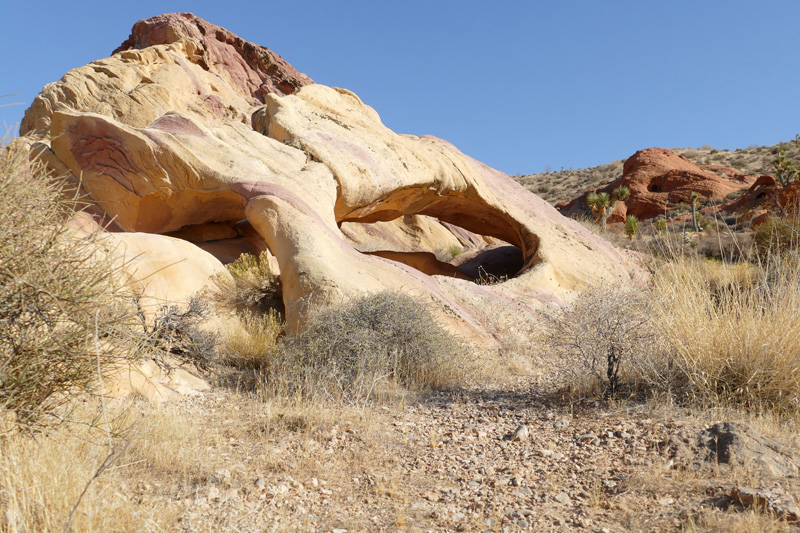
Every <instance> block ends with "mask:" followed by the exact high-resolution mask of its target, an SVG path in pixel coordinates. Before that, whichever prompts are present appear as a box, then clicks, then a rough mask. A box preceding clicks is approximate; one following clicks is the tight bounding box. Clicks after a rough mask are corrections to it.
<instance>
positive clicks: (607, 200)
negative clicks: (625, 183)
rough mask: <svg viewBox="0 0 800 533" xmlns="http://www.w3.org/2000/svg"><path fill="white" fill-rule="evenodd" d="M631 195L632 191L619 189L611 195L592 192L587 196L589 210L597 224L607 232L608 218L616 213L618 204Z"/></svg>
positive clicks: (625, 188) (624, 188)
mask: <svg viewBox="0 0 800 533" xmlns="http://www.w3.org/2000/svg"><path fill="white" fill-rule="evenodd" d="M630 195H631V191H630V189H628V188H627V187H618V188H616V189H614V190H613V191H611V194H608V193H607V192H590V193H589V194H588V195H587V196H586V203H587V204H589V209H591V210H592V214H593V215H594V217H595V219H596V220H597V223H598V224H600V225H601V226H602V228H603V230H605V229H606V222H607V221H608V217H609V215H611V213H612V212H613V211H614V208H615V207H616V206H617V202H624V201H625V200H627V198H628V197H629V196H630Z"/></svg>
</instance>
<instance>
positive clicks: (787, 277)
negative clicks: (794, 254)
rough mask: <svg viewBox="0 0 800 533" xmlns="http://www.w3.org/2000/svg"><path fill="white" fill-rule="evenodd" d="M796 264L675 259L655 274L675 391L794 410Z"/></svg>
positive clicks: (798, 332) (799, 329)
mask: <svg viewBox="0 0 800 533" xmlns="http://www.w3.org/2000/svg"><path fill="white" fill-rule="evenodd" d="M798 280H800V268H798V264H797V262H795V261H789V260H786V259H780V258H778V257H777V256H772V257H770V258H768V259H767V260H766V261H765V262H764V263H761V264H756V265H753V264H734V265H732V264H727V263H723V262H719V261H703V260H699V259H690V258H682V259H681V258H679V259H675V260H674V261H673V262H671V263H667V264H665V265H664V266H663V268H662V269H661V270H660V271H659V272H657V274H656V276H655V279H654V295H653V299H652V301H653V303H654V306H653V310H652V312H653V315H654V319H655V320H656V323H657V324H658V325H659V328H660V329H661V331H662V333H663V336H664V339H665V341H666V342H667V345H668V348H667V350H668V351H667V353H668V358H669V361H668V362H669V365H668V366H669V368H671V369H672V370H671V371H672V372H673V376H672V377H673V378H674V380H673V389H674V392H677V393H679V394H682V395H684V396H688V397H689V398H693V399H696V400H697V401H699V402H701V403H708V402H711V403H712V404H715V405H726V406H738V407H744V408H746V409H748V410H752V411H759V412H761V411H779V412H784V411H796V410H797V409H798V407H800V283H799V282H798Z"/></svg>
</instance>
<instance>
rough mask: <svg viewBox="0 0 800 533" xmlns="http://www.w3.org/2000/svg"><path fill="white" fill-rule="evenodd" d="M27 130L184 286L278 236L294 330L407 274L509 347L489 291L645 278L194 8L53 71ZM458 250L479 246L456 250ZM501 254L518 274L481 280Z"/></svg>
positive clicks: (460, 320) (471, 163)
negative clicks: (476, 306)
mask: <svg viewBox="0 0 800 533" xmlns="http://www.w3.org/2000/svg"><path fill="white" fill-rule="evenodd" d="M20 129H21V133H22V134H24V135H26V137H27V139H28V140H29V142H30V144H31V148H32V151H33V152H34V153H35V154H36V156H37V157H39V158H40V159H41V160H42V161H43V162H45V163H46V164H47V165H49V166H50V167H51V168H52V169H53V170H54V171H56V172H58V173H60V174H65V175H67V176H68V177H70V178H71V179H73V180H74V181H75V183H76V184H79V186H80V187H81V188H82V190H83V192H84V193H85V194H86V195H87V197H88V198H89V199H90V200H91V202H92V203H93V208H94V212H92V213H91V214H92V216H93V217H94V218H95V219H96V220H105V221H110V222H111V225H110V229H112V230H115V231H119V233H115V234H114V235H115V237H113V238H115V239H120V240H121V242H127V243H128V244H127V245H126V246H128V248H126V250H131V251H130V252H124V253H123V256H125V257H128V258H129V259H133V258H135V257H142V258H143V261H153V260H154V259H153V258H158V262H159V265H160V266H165V267H168V268H160V267H153V268H152V269H149V267H148V268H145V267H144V266H142V265H139V266H137V270H136V272H139V273H144V271H145V270H147V276H146V279H147V280H149V281H148V287H150V288H151V289H152V290H153V291H155V292H157V293H159V294H160V293H161V291H162V289H163V290H164V291H165V292H166V296H165V298H167V299H174V298H178V299H180V298H185V297H186V295H187V294H189V293H191V292H192V291H193V290H197V289H200V288H201V287H202V286H203V285H204V284H205V283H206V282H207V278H208V276H209V275H210V274H211V273H212V272H219V271H221V263H220V262H219V261H216V262H214V261H212V260H211V259H213V258H211V259H210V257H211V256H210V255H209V254H207V253H206V252H204V251H203V250H207V251H208V252H210V253H211V254H214V255H216V257H217V259H221V260H224V261H226V262H229V261H231V260H233V259H235V258H236V257H237V255H238V254H239V253H242V252H256V251H265V250H266V251H268V252H269V253H270V256H271V257H273V258H274V260H275V263H276V264H277V266H278V267H279V271H280V278H281V282H282V285H283V298H284V303H285V307H286V318H287V323H288V329H289V331H290V332H293V331H298V330H299V329H301V328H302V327H303V326H304V324H305V322H306V320H307V318H308V317H309V316H310V314H311V313H313V312H315V311H316V310H318V309H319V308H320V307H325V306H331V305H336V304H339V303H341V302H343V301H345V300H347V299H349V298H353V297H356V296H361V295H364V294H366V293H372V292H380V291H383V290H387V289H390V290H397V291H402V292H405V293H407V294H410V295H412V296H416V297H419V298H420V299H421V300H422V301H425V302H426V303H427V304H428V305H430V307H431V309H432V310H433V311H434V312H435V313H436V314H437V315H438V316H439V317H440V318H441V320H442V321H443V322H444V323H445V324H446V325H447V326H448V328H449V329H451V330H452V331H454V332H456V333H460V334H462V335H463V336H465V337H468V338H471V339H473V340H476V341H479V342H482V343H484V344H485V345H486V346H487V347H491V346H494V345H496V339H495V337H494V335H493V333H492V332H493V331H496V330H497V328H495V327H493V326H492V325H490V324H487V323H486V319H485V318H481V319H479V318H477V317H476V316H475V315H474V314H473V313H471V312H470V311H469V310H468V307H469V305H467V304H468V303H470V302H476V301H481V302H490V301H492V300H494V301H496V302H498V305H502V306H504V307H505V308H511V307H513V306H516V305H517V304H518V307H519V308H520V309H525V310H527V311H532V310H535V309H542V308H545V307H549V306H553V305H560V304H563V302H565V301H568V300H570V299H571V298H572V297H573V296H574V295H575V294H576V292H577V291H580V290H581V289H583V288H584V287H587V286H593V285H597V284H601V283H605V282H614V281H618V280H626V281H629V280H631V279H640V278H641V277H642V276H643V275H644V274H643V273H642V270H641V269H640V268H639V267H638V266H637V264H636V262H635V261H634V260H633V258H632V257H630V256H628V255H627V253H626V252H623V251H620V250H618V249H616V248H615V247H613V246H612V245H611V244H610V243H608V242H607V241H605V240H604V239H602V238H600V237H598V236H597V235H595V234H593V233H592V232H590V231H588V230H586V229H585V228H583V227H582V226H581V225H580V224H578V223H576V222H575V221H573V220H570V219H567V218H565V217H563V216H562V215H560V214H559V213H558V212H557V211H556V210H555V209H553V208H552V207H551V206H550V205H548V204H547V203H546V202H545V201H543V200H542V199H541V198H539V197H537V196H535V195H533V194H532V193H529V192H528V191H526V190H525V189H524V188H522V187H521V186H520V185H518V184H517V183H515V182H514V181H513V180H512V179H511V178H509V177H508V176H506V175H505V174H503V173H502V172H499V171H497V170H494V169H492V168H489V167H488V166H486V165H484V164H482V163H480V162H478V161H476V160H474V159H472V158H470V157H469V156H467V155H465V154H463V153H461V152H460V151H459V150H458V149H457V148H456V147H455V146H453V145H452V144H450V143H448V142H446V141H443V140H441V139H437V138H435V137H430V136H422V137H418V136H413V135H398V134H396V133H394V132H393V131H391V130H390V129H389V128H387V127H386V126H384V125H383V124H382V123H381V120H380V117H379V115H378V113H377V112H376V111H375V110H374V109H372V108H371V107H370V106H368V105H366V104H365V103H364V102H362V101H361V99H360V98H359V97H358V96H356V95H355V94H353V93H352V92H350V91H347V90H345V89H340V88H331V87H326V86H323V85H319V84H314V83H313V82H311V80H310V79H309V78H307V77H306V76H305V75H303V74H300V73H298V72H297V71H296V70H295V69H294V68H293V67H291V66H290V65H288V63H286V62H285V61H283V60H282V59H281V58H280V57H279V56H277V55H276V54H275V53H274V52H271V51H270V50H268V49H266V48H263V47H261V46H258V45H255V44H252V43H248V42H246V41H244V40H242V39H240V38H239V37H236V36H235V35H233V34H231V33H230V32H228V31H227V30H224V29H222V28H219V27H217V26H214V25H212V24H210V23H208V22H206V21H203V20H202V19H199V18H198V17H196V16H194V15H192V14H189V13H180V14H168V15H162V16H159V17H155V18H152V19H148V20H145V21H140V22H138V23H136V25H135V26H134V29H133V32H132V34H131V36H130V37H129V39H128V40H126V41H125V42H124V43H123V45H122V46H121V47H120V48H118V49H117V50H116V51H115V53H114V54H113V55H112V56H111V57H109V58H106V59H101V60H98V61H95V62H93V63H90V64H89V65H86V66H84V67H80V68H78V69H75V70H72V71H70V72H68V73H67V74H66V75H65V76H64V77H63V78H62V79H61V80H60V81H58V82H56V83H52V84H49V85H47V86H46V87H45V88H44V90H43V91H42V93H41V94H40V95H39V96H38V97H37V98H36V100H35V101H34V103H33V105H32V106H31V108H30V109H28V111H27V112H26V114H25V119H24V120H23V122H22V124H21V128H20ZM701 172H702V171H701ZM78 177H80V180H78V179H77V178H78ZM155 234H163V235H171V236H172V237H171V238H170V237H166V236H159V235H155ZM117 235H118V236H119V237H116V236H117ZM131 235H138V236H136V237H131ZM129 239H131V240H130V241H129ZM165 239H170V240H169V241H166V240H165ZM166 242H169V244H165V243H166ZM487 246H492V247H494V248H500V249H503V250H504V251H503V252H492V251H487V252H486V253H481V250H483V249H484V248H486V247H487ZM458 247H460V248H461V249H462V250H463V249H468V251H469V250H472V251H473V253H471V254H470V255H469V257H470V258H473V259H474V258H475V257H477V258H478V259H475V260H471V262H467V261H465V262H464V265H466V266H465V267H463V268H460V264H456V263H455V262H451V263H449V264H448V262H449V257H447V255H448V251H449V250H456V251H458ZM201 248H202V249H203V250H201ZM494 248H493V249H494ZM134 250H135V252H134ZM137 253H138V254H141V255H140V256H137V255H136V254H137ZM188 258H191V259H188ZM201 258H202V259H201ZM481 258H484V261H483V262H482V259H481ZM184 259H186V260H185V261H184ZM484 263H485V264H486V265H490V266H491V268H492V269H493V271H497V272H504V275H506V276H507V280H506V278H503V280H501V281H503V282H502V283H497V284H495V285H491V286H479V285H477V284H475V283H473V282H472V281H471V280H472V279H473V277H474V273H475V272H479V271H480V268H481V266H482V265H483V264H484ZM131 264H132V265H134V264H136V261H135V260H132V261H131ZM192 265H202V266H198V267H194V266H192ZM193 268H196V269H197V270H196V272H188V270H191V269H193ZM184 269H185V270H186V271H187V273H186V275H182V274H179V275H177V276H176V277H173V274H172V272H173V270H174V271H180V272H182V271H183V270H184ZM527 311H526V312H527Z"/></svg>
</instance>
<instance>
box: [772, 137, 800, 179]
mask: <svg viewBox="0 0 800 533" xmlns="http://www.w3.org/2000/svg"><path fill="white" fill-rule="evenodd" d="M772 167H773V168H774V169H775V177H776V178H778V181H780V182H781V185H782V186H783V187H786V186H787V185H789V184H790V183H792V182H793V181H794V180H796V179H797V174H798V172H800V171H798V169H797V166H796V165H795V164H794V161H792V160H791V159H788V158H787V157H786V150H784V149H783V147H780V148H778V157H776V158H775V159H773V160H772Z"/></svg>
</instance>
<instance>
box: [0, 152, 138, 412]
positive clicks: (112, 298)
mask: <svg viewBox="0 0 800 533" xmlns="http://www.w3.org/2000/svg"><path fill="white" fill-rule="evenodd" d="M80 207H81V206H80V203H79V201H78V199H77V198H75V197H71V196H70V195H69V189H68V188H67V187H66V184H65V183H64V182H63V180H59V179H56V178H54V177H53V176H51V175H50V174H49V173H48V172H47V171H46V170H45V169H44V167H43V166H42V165H41V164H39V163H38V162H37V161H29V159H28V153H27V150H26V148H25V147H24V146H23V145H22V143H21V142H19V141H12V142H10V143H9V144H8V145H7V146H4V147H0V407H2V408H4V409H5V410H6V412H7V413H12V414H13V416H14V417H15V419H16V420H17V421H18V422H19V423H20V424H22V425H26V426H29V427H30V426H37V425H41V424H45V423H48V422H53V421H56V420H58V419H60V418H63V415H61V416H60V417H55V416H53V415H54V414H55V412H56V410H57V409H58V408H59V407H61V406H63V405H65V404H67V403H68V402H69V400H70V399H71V398H73V397H74V395H75V394H76V393H79V392H90V391H91V390H92V388H93V385H94V383H95V380H96V378H97V375H96V372H95V370H96V365H97V357H100V358H101V359H102V360H103V361H102V363H103V364H102V365H101V366H103V367H104V368H105V367H107V366H111V365H110V364H109V363H112V364H113V363H114V361H115V360H117V359H118V358H123V359H124V358H132V357H134V354H135V353H136V348H137V345H138V344H137V342H136V338H135V335H133V334H132V331H133V328H132V326H134V325H135V316H134V313H133V309H132V308H131V306H130V305H128V304H127V303H126V302H125V300H124V299H123V298H122V297H121V292H120V291H121V285H120V284H119V283H118V278H119V277H118V276H117V274H118V271H116V270H115V269H114V267H112V266H111V264H110V262H109V261H107V260H104V259H102V258H101V257H99V254H98V253H97V246H96V243H95V238H94V237H91V236H90V237H79V236H76V235H75V234H73V233H72V232H71V231H70V230H69V225H68V224H69V220H70V218H71V217H73V216H74V215H75V213H76V210H77V209H80ZM96 324H98V325H99V326H98V328H97V329H98V330H97V331H96ZM96 334H97V336H98V337H99V339H100V343H101V345H102V347H103V350H102V352H103V353H100V354H98V353H96V351H97V350H96V346H95V337H96Z"/></svg>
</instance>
